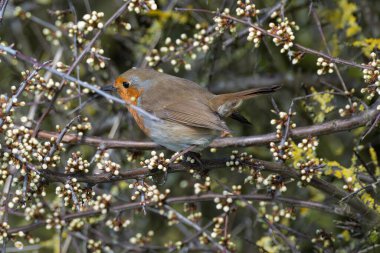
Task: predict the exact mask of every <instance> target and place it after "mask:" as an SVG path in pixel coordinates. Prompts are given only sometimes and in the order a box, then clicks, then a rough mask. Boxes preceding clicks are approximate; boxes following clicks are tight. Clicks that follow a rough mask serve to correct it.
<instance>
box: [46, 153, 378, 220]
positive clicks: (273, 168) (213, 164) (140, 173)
mask: <svg viewBox="0 0 380 253" xmlns="http://www.w3.org/2000/svg"><path fill="white" fill-rule="evenodd" d="M228 160H229V159H214V160H202V168H200V166H199V165H197V164H192V165H191V168H192V169H196V170H201V169H202V170H213V169H221V168H226V165H225V164H226V162H227V161H228ZM246 165H247V166H250V167H253V168H257V169H262V170H263V171H268V172H273V173H277V174H279V175H281V176H282V177H284V178H292V179H295V180H296V181H300V175H299V173H298V172H297V171H296V170H294V169H292V168H289V167H287V166H286V165H284V164H281V163H275V162H268V161H263V160H257V159H255V160H253V161H252V162H250V163H247V164H246ZM186 171H189V167H188V166H187V165H186V164H171V165H170V166H169V170H168V173H175V172H186ZM40 172H41V174H42V176H44V177H45V178H46V179H47V181H48V182H66V181H67V180H68V179H70V178H72V177H74V176H75V178H77V180H78V181H79V182H87V183H91V184H98V183H106V182H113V181H120V180H126V179H137V178H141V177H147V176H151V175H154V174H155V173H154V172H152V171H150V170H149V169H148V168H139V169H133V170H129V171H127V172H124V173H121V174H120V175H119V176H112V175H110V174H99V175H67V174H62V173H58V172H52V171H49V170H42V171H40ZM309 185H311V186H313V187H314V188H316V189H318V190H320V191H322V192H324V193H325V194H326V195H328V196H330V197H333V198H335V199H337V200H341V199H342V198H345V197H347V195H348V194H349V193H347V192H346V191H344V190H341V189H339V188H337V187H335V186H334V185H332V184H330V183H328V182H326V181H325V180H323V179H320V178H313V180H312V181H311V182H310V184H309ZM346 203H347V204H348V206H349V207H348V206H347V208H348V209H347V212H348V213H351V212H352V211H351V210H350V209H353V210H355V211H356V212H355V213H356V216H355V217H354V218H357V219H363V220H367V221H368V223H370V224H371V225H373V224H377V223H378V222H379V221H380V216H379V214H378V213H377V212H375V211H374V210H372V209H371V208H369V207H368V206H366V205H365V204H364V203H363V202H362V201H361V200H359V199H358V198H357V197H353V198H349V200H348V201H347V202H346Z"/></svg>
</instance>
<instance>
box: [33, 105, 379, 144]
mask: <svg viewBox="0 0 380 253" xmlns="http://www.w3.org/2000/svg"><path fill="white" fill-rule="evenodd" d="M379 104H380V100H378V101H377V102H376V103H375V104H374V105H372V106H371V108H370V109H369V110H366V111H363V112H361V113H358V114H357V115H355V116H352V117H349V118H344V119H337V120H331V121H327V122H325V123H322V124H316V125H312V126H306V127H297V128H295V129H292V130H291V132H290V137H295V138H303V137H308V136H319V135H326V134H332V133H337V132H342V131H348V130H352V129H355V128H358V127H361V126H364V125H366V124H368V123H370V122H371V121H373V120H374V119H375V118H376V117H377V115H379V114H380V111H379V110H377V108H376V107H377V106H378V105H379ZM58 134H59V133H56V132H48V131H40V132H39V133H38V138H42V139H50V138H52V137H55V138H56V137H57V136H58ZM271 141H279V139H278V138H277V137H276V134H275V133H269V134H262V135H254V136H246V137H233V138H223V139H216V140H215V141H213V142H212V143H211V145H210V147H214V148H223V147H231V146H233V147H241V146H254V145H262V144H267V143H269V142H271ZM62 142H63V143H69V144H78V143H82V144H87V145H91V146H100V145H102V146H103V147H106V148H126V149H136V150H137V149H138V150H149V149H161V148H163V147H161V146H159V145H157V144H155V143H153V142H138V141H127V140H124V141H123V140H113V139H106V138H101V137H84V138H80V137H78V136H76V135H73V134H66V135H65V136H64V138H63V140H62Z"/></svg>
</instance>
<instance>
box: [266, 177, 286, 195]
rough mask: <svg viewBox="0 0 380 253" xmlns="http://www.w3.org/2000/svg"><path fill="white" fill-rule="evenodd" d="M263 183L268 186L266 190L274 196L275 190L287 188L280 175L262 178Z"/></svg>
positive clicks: (281, 190)
mask: <svg viewBox="0 0 380 253" xmlns="http://www.w3.org/2000/svg"><path fill="white" fill-rule="evenodd" d="M263 184H264V185H265V186H266V187H268V192H269V194H271V195H272V196H274V195H275V194H276V192H277V191H280V192H285V191H286V190H287V188H286V185H285V181H284V178H283V177H282V176H280V175H273V174H272V175H269V176H268V177H267V178H265V179H264V181H263Z"/></svg>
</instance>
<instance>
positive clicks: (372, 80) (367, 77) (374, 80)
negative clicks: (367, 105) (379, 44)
mask: <svg viewBox="0 0 380 253" xmlns="http://www.w3.org/2000/svg"><path fill="white" fill-rule="evenodd" d="M370 57H371V60H370V61H369V62H368V63H367V64H365V66H369V67H371V68H373V69H364V70H363V79H364V82H365V83H367V84H368V86H367V87H365V88H362V89H361V93H365V94H367V99H369V100H370V99H372V98H373V97H374V96H375V95H376V93H377V94H380V59H379V58H378V57H377V55H376V53H374V52H372V53H371V54H370ZM363 65H364V64H363Z"/></svg>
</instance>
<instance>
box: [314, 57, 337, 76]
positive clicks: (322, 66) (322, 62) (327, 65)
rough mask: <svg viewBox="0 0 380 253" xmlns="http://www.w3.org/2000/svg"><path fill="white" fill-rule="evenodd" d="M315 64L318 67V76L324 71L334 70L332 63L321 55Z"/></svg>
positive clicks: (331, 71)
mask: <svg viewBox="0 0 380 253" xmlns="http://www.w3.org/2000/svg"><path fill="white" fill-rule="evenodd" d="M317 66H318V67H319V69H318V70H317V74H318V75H320V76H321V75H324V74H326V73H329V74H331V73H333V72H334V63H332V62H330V61H329V60H327V59H324V58H322V57H319V58H318V59H317Z"/></svg>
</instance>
